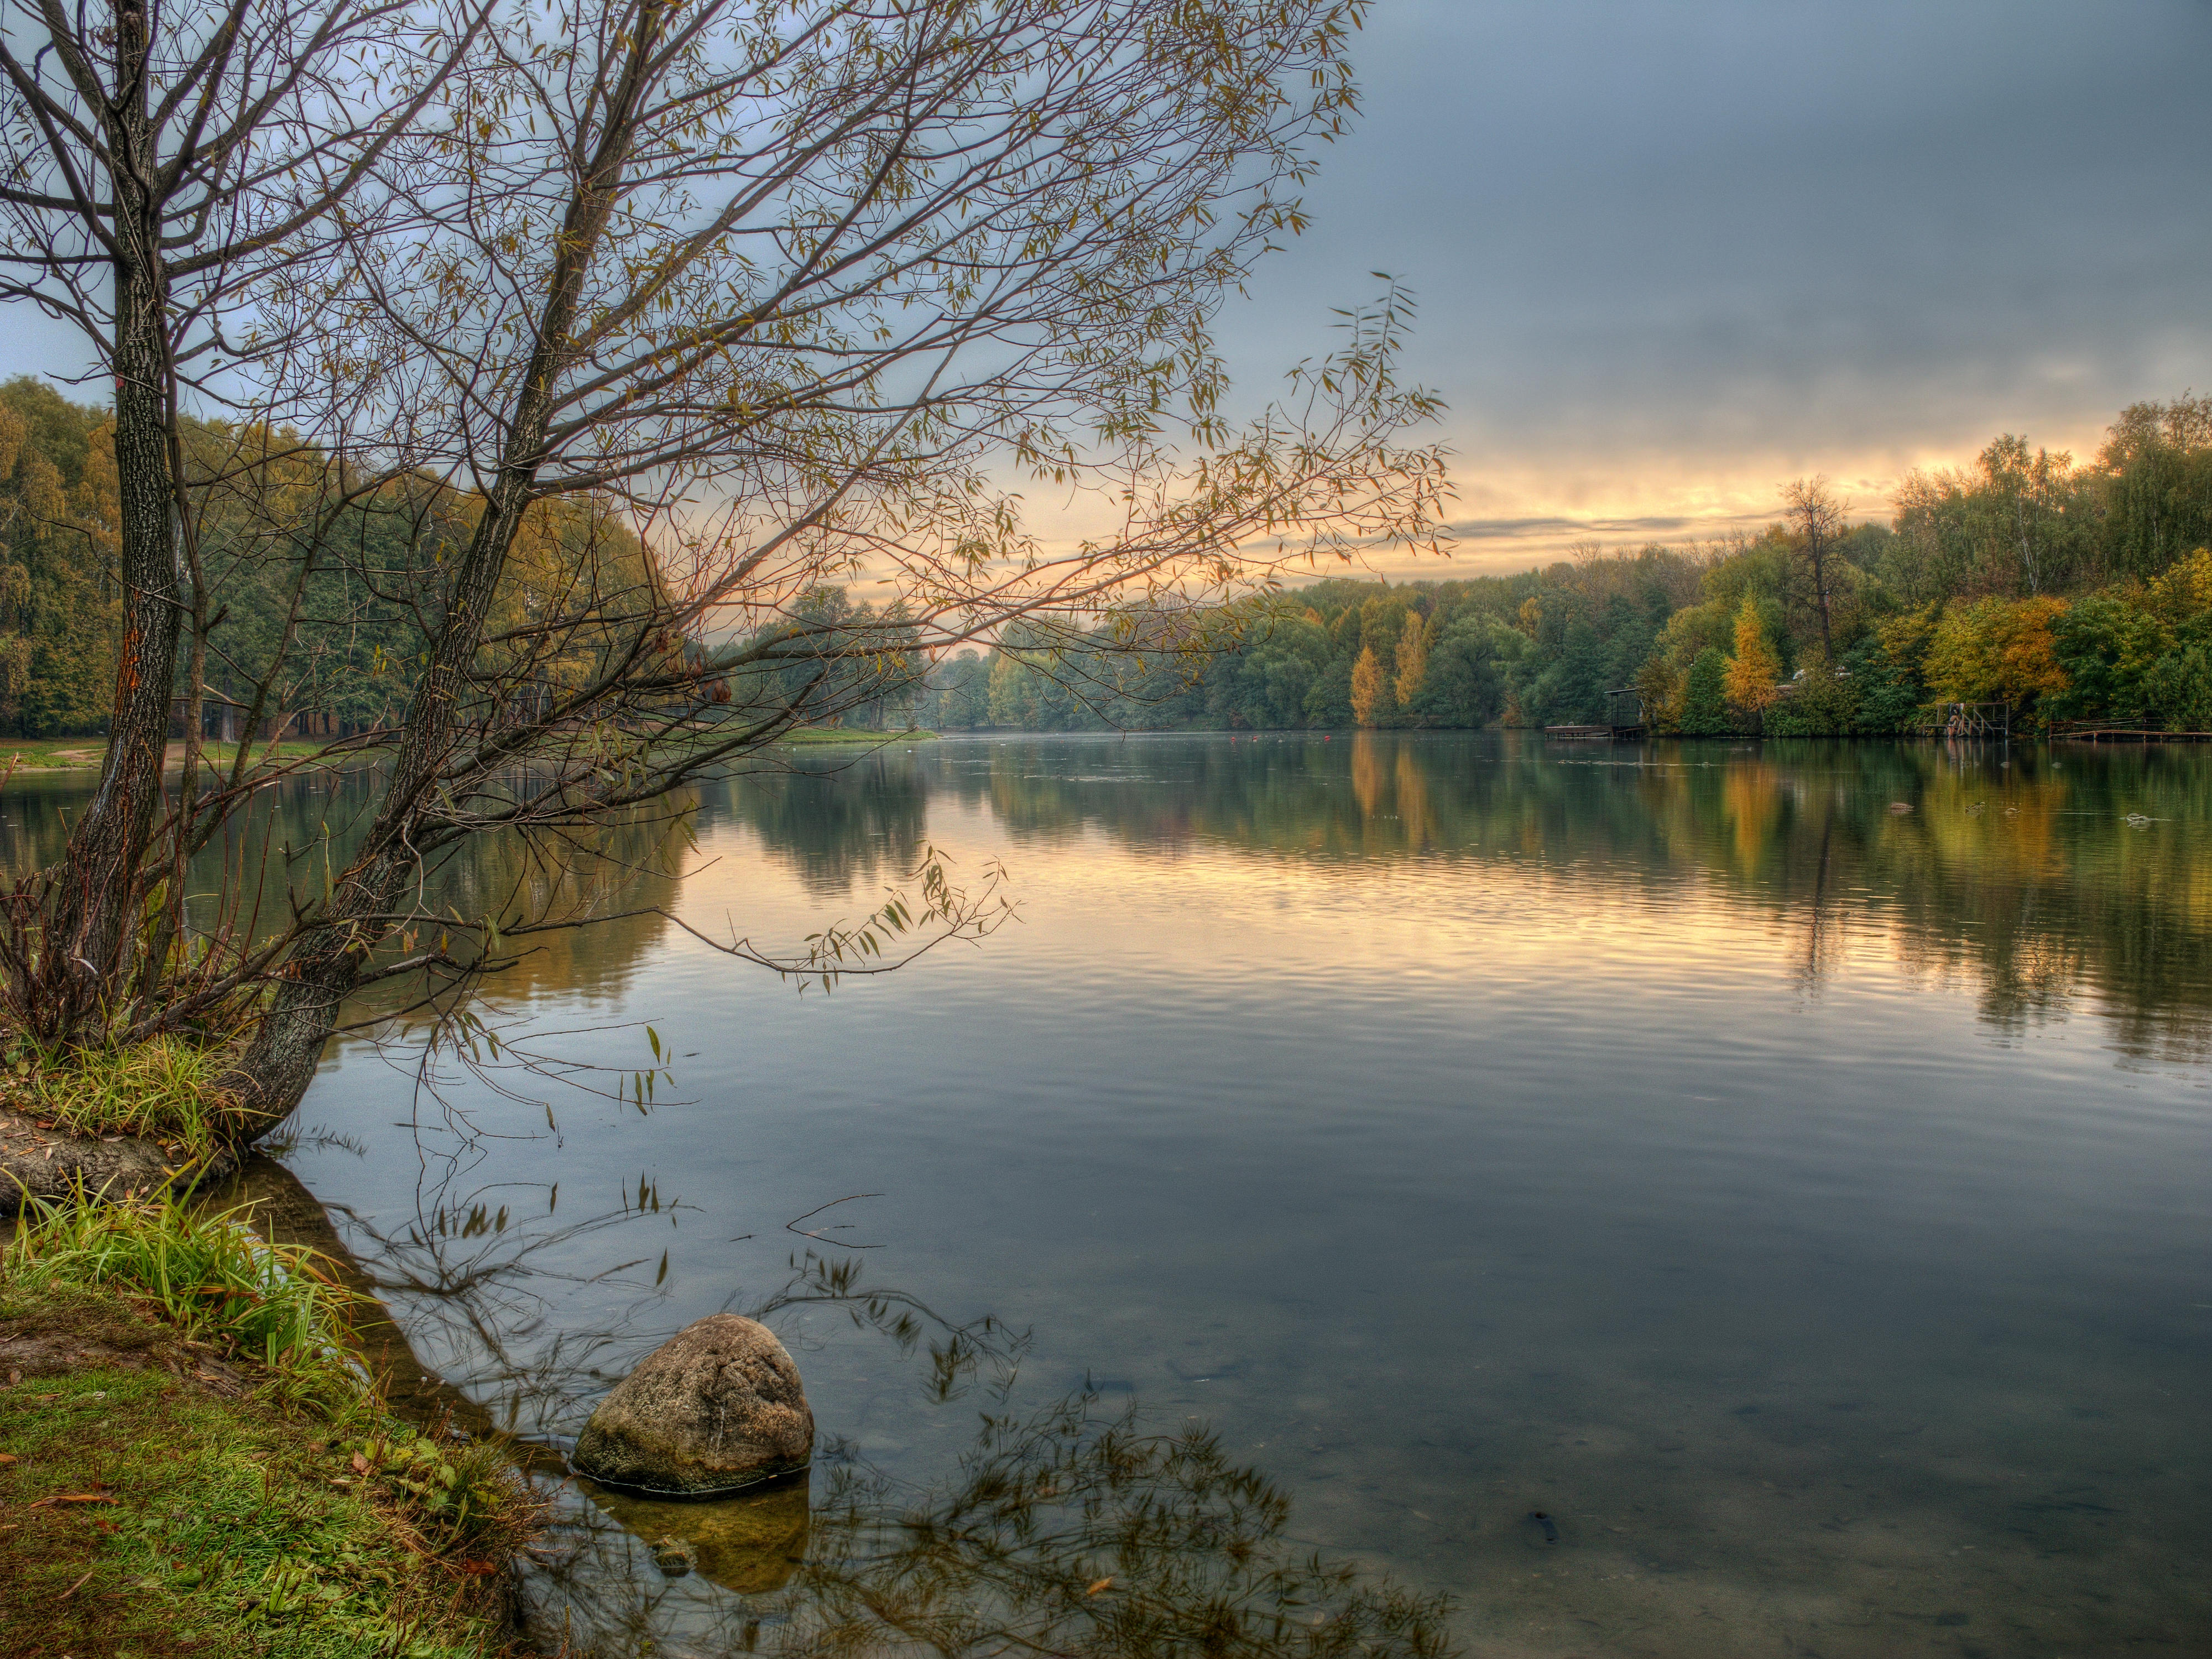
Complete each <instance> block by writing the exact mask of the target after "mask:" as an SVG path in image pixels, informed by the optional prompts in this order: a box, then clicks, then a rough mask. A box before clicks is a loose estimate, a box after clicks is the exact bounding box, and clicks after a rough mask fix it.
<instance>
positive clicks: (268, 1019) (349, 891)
mask: <svg viewBox="0 0 2212 1659" xmlns="http://www.w3.org/2000/svg"><path fill="white" fill-rule="evenodd" d="M667 15H668V9H667V8H666V7H665V5H660V4H648V5H647V6H646V7H645V8H644V9H642V11H641V20H640V24H639V27H637V28H636V29H635V31H634V33H633V34H632V37H631V40H630V45H629V53H628V58H627V61H626V63H625V64H624V67H623V75H622V77H621V79H620V80H619V81H618V82H617V84H616V85H615V87H614V88H612V89H611V93H610V94H609V96H608V99H607V116H606V121H605V125H604V126H603V127H602V129H601V132H600V137H599V143H598V145H597V147H596V149H595V152H594V154H593V155H592V160H591V163H590V165H589V166H588V167H586V169H585V170H584V175H583V177H582V178H581V179H580V180H579V181H578V183H577V186H576V189H575V191H574V195H573V196H572V197H570V200H569V204H568V214H567V217H566V221H565V222H564V223H563V225H562V234H561V239H560V241H559V244H558V246H559V249H560V252H559V254H558V255H557V257H556V258H555V260H554V264H553V270H552V272H551V274H550V278H549V280H548V282H547V283H546V290H545V300H544V305H543V307H541V309H540V311H539V314H538V342H537V345H536V347H535V348H534V349H533V350H532V353H531V357H530V362H529V367H528V368H527V369H526V372H525V373H524V374H523V376H522V378H521V379H520V381H519V382H518V383H517V384H518V391H517V392H516V394H515V402H514V408H513V416H512V418H511V419H510V420H509V422H508V423H507V437H506V440H505V442H504V444H503V445H502V447H501V457H500V465H499V469H498V471H497V473H496V474H495V477H494V478H493V482H492V484H491V488H490V489H489V491H488V492H487V498H486V500H485V502H484V512H483V517H482V518H481V519H480V520H478V521H477V529H476V533H475V535H474V536H472V537H471V538H470V541H469V546H468V550H467V552H466V553H465V554H464V555H463V556H462V558H461V562H460V566H459V569H458V570H457V571H456V573H455V574H454V577H453V589H452V592H451V593H450V595H449V597H448V599H447V607H446V614H445V617H444V619H443V621H442V622H441V624H440V626H439V629H438V632H437V634H436V635H435V639H434V640H433V641H432V643H431V647H430V653H429V659H428V662H427V663H426V664H425V665H424V666H423V671H422V678H421V679H420V680H418V681H417V682H416V686H415V692H414V695H413V696H412V697H410V699H409V701H408V705H407V716H406V719H405V720H404V722H403V723H402V725H401V726H400V732H399V740H398V748H397V750H396V752H395V754H394V755H393V757H392V774H391V777H390V779H389V781H387V782H386V786H385V793H384V801H383V804H382V805H380V807H379V808H378V811H377V815H376V821H375V823H374V824H373V825H372V826H371V828H370V829H369V832H368V837H367V839H366V840H365V841H364V842H363V843H362V849H361V851H360V852H359V853H358V854H356V856H355V858H354V860H353V862H352V863H351V864H350V865H349V866H347V868H346V872H345V874H344V875H343V877H342V878H340V879H339V880H338V881H337V883H336V884H334V885H333V888H332V891H331V898H330V900H329V902H327V903H326V904H325V907H324V909H323V912H322V914H321V915H319V916H318V917H316V918H315V920H314V921H313V925H312V926H311V927H310V929H309V931H308V932H307V934H306V935H305V937H304V938H303V939H301V943H300V945H299V946H298V948H297V949H296V950H295V951H294V952H293V953H292V955H291V957H289V959H288V960H287V961H286V963H285V964H284V967H283V973H282V976H281V978H280V979H279V981H278V983H277V988H276V996H275V998H274V999H273V1000H272V1001H271V1003H270V1007H269V1010H268V1012H267V1013H265V1014H264V1016H263V1018H262V1021H261V1025H260V1028H259V1030H258V1031H257V1032H256V1033H255V1035H254V1039H253V1042H252V1043H251V1044H250V1045H249V1046H248V1048H247V1049H246V1053H245V1054H243V1055H242V1056H241V1057H240V1060H239V1063H238V1065H237V1066H235V1067H234V1069H233V1070H232V1071H230V1072H229V1073H227V1074H226V1075H225V1076H224V1078H223V1079H222V1086H223V1087H225V1088H227V1089H228V1090H230V1091H233V1092H234V1093H235V1094H236V1095H238V1096H239V1097H240V1099H241V1100H243V1101H244V1102H245V1103H246V1104H247V1106H248V1108H249V1109H251V1110H252V1111H253V1112H255V1113H256V1114H258V1116H259V1118H260V1127H258V1129H257V1131H256V1133H258V1134H260V1133H268V1131H269V1130H270V1128H273V1127H276V1124H278V1123H280V1122H282V1121H283V1120H284V1118H286V1117H287V1116H289V1115H290V1114H291V1112H292V1111H293V1109H295V1108H296V1107H297V1106H298V1105H299V1103H300V1101H301V1097H303V1096H304V1095H305V1094H306V1093H307V1085H308V1084H309V1083H310V1082H312V1081H313V1079H314V1074H315V1066H316V1063H317V1062H318V1060H320V1058H321V1056H322V1051H323V1044H324V1043H325V1042H326V1041H328V1040H329V1037H330V1035H331V1031H332V1030H334V1029H335V1028H336V1026H337V1016H338V1009H339V1007H340V1006H341V1005H342V1004H343V1002H344V1000H345V999H346V997H347V995H348V994H350V993H351V992H352V990H353V988H354V987H355V986H356V985H357V984H358V983H360V981H361V975H362V969H364V968H365V967H366V966H367V964H368V960H369V957H370V955H371V953H372V952H373V951H374V950H375V948H376V946H377V945H379V944H380V942H381V941H382V940H383V939H384V937H385V936H386V933H389V932H390V930H391V923H390V921H388V920H387V919H388V918H389V917H391V916H392V915H393V914H394V912H395V911H396V909H397V908H398V905H399V902H400V901H401V899H402V898H403V896H404V894H405V893H406V890H407V889H408V887H409V885H410V884H411V883H412V882H413V881H415V880H416V879H417V871H418V865H417V860H416V852H415V848H416V841H417V832H418V831H420V830H421V829H423V828H425V827H426V826H427V824H428V822H429V821H430V813H431V812H432V811H433V810H434V807H435V799H436V797H437V795H438V793H439V789H440V786H441V776H440V774H441V772H442V771H443V769H444V768H445V766H446V763H447V759H448V758H449V757H450V754H451V751H452V749H453V729H454V724H455V720H456V717H457V714H458V713H459V704H460V703H461V702H462V701H463V700H464V699H465V698H466V697H468V696H470V695H471V691H472V689H473V687H474V685H475V683H476V658H477V649H478V647H479V646H480V645H481V644H482V642H483V629H484V622H485V619H486V617H489V614H490V611H491V605H492V600H493V598H494V596H495V594H496V593H497V592H498V590H499V584H500V579H501V576H502V575H504V574H505V573H506V569H507V555H508V553H509V551H510V550H512V549H513V545H514V539H515V537H516V535H517V533H518V532H520V530H521V528H522V518H523V514H524V513H525V512H526V510H527V508H528V507H529V505H530V503H531V501H532V499H533V497H534V495H535V492H536V486H537V480H538V471H539V469H540V468H541V467H543V466H544V463H545V442H546V435H547V433H548V431H549V430H550V427H551V424H552V417H553V410H554V388H555V387H556V386H557V385H558V384H559V382H560V380H561V375H562V371H563V369H564V368H566V367H567V365H568V360H569V358H570V356H571V355H572V353H573V348H572V346H571V344H570V334H571V331H572V330H573V329H574V325H575V321H576V315H577V310H578V307H579V305H580V301H581V296H582V295H583V292H584V280H585V277H586V274H587V273H588V272H589V270H590V268H591V264H592V258H594V256H595V255H596V254H597V252H598V251H599V243H600V241H601V240H602V238H603V237H604V236H605V232H606V228H607V222H608V220H609V218H610V217H611V215H612V213H613V210H614V204H615V200H616V196H617V191H618V190H619V188H620V185H621V183H622V173H623V165H624V163H625V162H626V161H628V159H629V149H630V146H631V144H632V143H634V142H635V135H636V130H637V129H636V121H637V112H638V109H639V107H640V106H641V103H642V102H643V100H644V98H645V95H646V93H647V89H648V88H649V86H650V83H651V81H652V78H653V69H652V61H653V56H654V54H655V53H656V52H657V51H658V50H659V42H660V35H661V33H663V30H662V28H661V27H660V26H661V24H662V23H663V21H665V18H666V16H667Z"/></svg>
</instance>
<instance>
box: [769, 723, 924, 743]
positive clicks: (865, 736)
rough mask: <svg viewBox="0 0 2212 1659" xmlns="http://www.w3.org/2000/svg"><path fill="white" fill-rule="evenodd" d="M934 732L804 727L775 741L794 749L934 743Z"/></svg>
mask: <svg viewBox="0 0 2212 1659" xmlns="http://www.w3.org/2000/svg"><path fill="white" fill-rule="evenodd" d="M936 740H937V733H936V732H866V731H862V730H861V729H860V728H859V727H858V726H801V727H800V728H799V730H798V731H796V732H785V733H784V734H783V735H782V736H781V737H780V738H777V739H776V741H777V742H778V743H779V744H792V745H793V746H795V747H804V746H806V745H809V744H821V743H917V742H919V743H934V742H935V741H936Z"/></svg>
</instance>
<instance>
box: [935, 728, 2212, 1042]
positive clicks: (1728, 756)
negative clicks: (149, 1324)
mask: <svg viewBox="0 0 2212 1659" xmlns="http://www.w3.org/2000/svg"><path fill="white" fill-rule="evenodd" d="M1149 752H1151V753H1153V754H1156V755H1157V757H1158V758H1157V761H1156V762H1152V763H1150V764H1149V765H1148V764H1147V762H1146V755H1147V753H1148V750H1146V749H1144V748H1139V747H1138V746H1136V745H1132V746H1131V749H1130V750H1129V751H1127V755H1126V756H1117V755H1116V753H1115V750H1113V749H1112V748H1111V747H1110V746H1106V745H1088V744H1081V743H1068V742H1061V743H1053V742H1050V741H1039V740H1036V739H1024V740H1018V741H1015V742H1002V743H998V744H994V745H993V746H992V748H991V750H990V751H989V757H990V758H989V762H988V768H987V773H988V795H989V799H990V801H991V804H992V806H993V808H994V811H995V812H996V813H997V814H998V816H999V817H1000V820H1001V821H1002V822H1004V823H1006V824H1007V825H1008V826H1009V827H1010V828H1011V829H1013V830H1014V831H1015V832H1016V833H1018V834H1022V835H1028V836H1057V835H1066V834H1070V833H1073V832H1075V831H1077V830H1079V829H1082V828H1084V827H1086V826H1096V827H1103V828H1104V829H1107V830H1109V832H1110V833H1112V834H1114V835H1115V836H1118V837H1120V838H1121V839H1123V840H1126V841H1127V842H1131V843H1132V844H1135V845H1142V846H1148V847H1160V846H1167V847H1173V846H1176V845H1179V844H1188V843H1192V842H1213V843H1216V844H1218V845H1223V846H1227V847H1231V848H1253V849H1257V850H1261V851H1264V852H1267V853H1268V854H1273V855H1275V856H1278V857H1281V858H1287V859H1296V860H1305V861H1310V862H1313V863H1317V864H1322V865H1327V864H1331V863H1336V862H1341V861H1347V860H1376V859H1391V858H1402V857H1413V856H1417V855H1419V856H1433V855H1437V854H1443V855H1446V856H1458V857H1461V858H1471V859H1475V860H1482V861H1484V862H1486V863H1492V864H1495V865H1497V866H1501V867H1503V868H1504V870H1505V871H1506V872H1509V874H1510V875H1511V876H1521V875H1525V876H1527V877H1528V878H1538V877H1544V878H1559V879H1564V880H1569V881H1571V882H1573V883H1575V884H1577V885H1578V886H1580V887H1582V888H1583V889H1585V890H1587V891H1588V893H1589V898H1590V902H1592V904H1593V905H1594V906H1595V905H1600V904H1604V903H1607V902H1615V901H1619V900H1621V899H1628V900H1631V901H1634V902H1638V903H1639V904H1642V903H1646V902H1665V901H1667V900H1669V899H1672V898H1677V897H1679V896H1680V895H1681V894H1682V891H1683V889H1684V884H1685V881H1686V880H1689V881H1693V882H1695V883H1697V884H1699V890H1700V891H1701V892H1703V893H1705V894H1707V895H1711V896H1719V897H1721V898H1722V899H1723V900H1724V901H1725V902H1729V903H1731V904H1737V905H1745V906H1749V907H1752V908H1753V910H1754V911H1756V912H1758V913H1763V914H1764V915H1765V916H1766V917H1768V918H1771V920H1772V921H1776V922H1778V923H1779V924H1781V925H1782V926H1783V927H1786V928H1790V929H1793V930H1796V932H1797V933H1799V935H1800V939H1799V942H1798V945H1797V948H1796V951H1794V952H1793V960H1794V966H1795V971H1796V972H1797V973H1798V975H1800V977H1801V978H1802V979H1803V980H1804V981H1805V982H1806V983H1807V984H1808V986H1817V985H1818V984H1819V983H1820V981H1821V980H1822V978H1823V977H1824V976H1825V975H1827V974H1829V973H1832V971H1834V970H1835V969H1836V968H1837V967H1838V965H1839V964H1841V963H1843V962H1844V961H1845V960H1847V958H1848V957H1849V954H1850V949H1851V947H1852V945H1853V943H1854V941H1855V940H1856V941H1857V943H1858V944H1860V945H1862V946H1863V945H1864V944H1865V943H1866V941H1867V940H1868V939H1869V938H1870V937H1873V938H1879V939H1881V942H1882V944H1883V945H1884V946H1885V947H1886V948H1890V949H1893V950H1895V951H1898V952H1899V953H1900V955H1901V957H1902V959H1903V961H1904V963H1905V966H1906V968H1907V969H1908V970H1909V971H1910V972H1911V973H1913V974H1915V975H1921V976H1923V977H1924V978H1925V979H1926V980H1927V981H1929V982H1930V983H1935V982H1940V981H1951V980H1958V981H1964V982H1966V983H1969V984H1971V985H1972V986H1974V987H1976V988H1977V990H1978V994H1979V996H1980V999H1981V1003H1982V1008H1983V1012H1984V1017H1985V1018H1987V1019H1989V1020H1990V1022H1992V1023H1993V1024H1997V1025H1999V1026H2001V1027H2004V1028H2007V1029H2012V1028H2015V1027H2018V1026H2019V1025H2021V1024H2023V1023H2025V1022H2028V1021H2033V1020H2038V1019H2042V1018H2048V1017H2051V1015H2054V1014H2056V1013H2057V1012H2061V1011H2063V1009H2064V1008H2066V1007H2067V1006H2069V1005H2070V1004H2071V1003H2072V1002H2073V1001H2074V1000H2075V999H2077V998H2078V997H2080V996H2081V994H2084V993H2087V994H2092V995H2093V996H2095V997H2096V998H2097V999H2098V1000H2099V1001H2100V1003H2101V1004H2102V1006H2103V1011H2104V1012H2105V1013H2106V1016H2107V1017H2108V1018H2110V1019H2112V1022H2113V1023H2114V1025H2115V1027H2116V1029H2117V1032H2118V1038H2119V1041H2120V1042H2121V1044H2122V1046H2123V1047H2124V1048H2125V1049H2126V1050H2127V1051H2129V1052H2131V1053H2137V1054H2168V1055H2172V1056H2174V1057H2179V1058H2191V1057H2195V1056H2198V1055H2201V1054H2203V1053H2205V1052H2206V1051H2207V1050H2208V1049H2212V860H2205V859H2203V858H2202V857H2201V856H2196V854H2198V853H2199V852H2201V844H2200V843H2197V842H2192V839H2191V834H2190V830H2189V828H2188V826H2192V825H2197V824H2202V823H2207V822H2212V753H2207V752H2206V751H2203V750H2197V749H2191V748H2181V747H2174V748H2152V749H2148V750H2144V749H2135V750H2117V751H2116V750H2085V749H2081V748H2062V749H2058V750H2045V749H2039V748H2037V747H2035V746H2033V745H2027V744H2021V745H2017V746H2015V747H2013V748H2011V749H2009V750H2001V749H1996V748H1988V749H1980V748H1969V749H1964V750H1960V749H1955V748H1951V747H1947V746H1944V745H1941V744H1891V743H1867V744H1849V743H1821V742H1814V741H1779V740H1778V741H1774V742H1770V743H1767V744H1727V743H1713V744H1692V743H1683V744H1655V745H1650V746H1644V747H1638V748H1630V747H1627V746H1626V745H1609V744H1601V745H1593V746H1591V747H1590V748H1589V749H1586V750H1579V749H1578V750H1568V749H1565V748H1563V747H1561V746H1559V745H1553V746H1552V747H1551V749H1550V750H1548V751H1547V749H1546V746H1545V745H1544V744H1542V743H1541V741H1540V740H1537V739H1536V738H1534V736H1533V734H1527V733H1520V732H1504V733H1499V734H1497V736H1496V737H1495V738H1491V739H1486V740H1483V741H1481V742H1475V743H1471V742H1468V741H1467V740H1465V739H1460V738H1446V739H1443V740H1427V739H1423V738H1405V737H1397V736H1394V735H1391V734H1389V733H1372V732H1363V733H1357V734H1352V735H1351V736H1349V737H1346V736H1342V735H1340V736H1338V737H1337V738H1335V739H1334V741H1332V742H1328V743H1324V742H1322V740H1321V739H1320V738H1318V737H1311V736H1305V735H1291V736H1286V737H1284V738H1276V739H1268V740H1265V741H1262V742H1259V743H1252V742H1249V741H1246V742H1239V743H1236V744H1231V743H1228V742H1225V741H1220V742H1207V743H1194V744H1178V745H1175V746H1173V747H1171V748H1164V749H1162V750H1157V751H1149ZM1109 764H1113V765H1119V766H1120V767H1121V768H1122V769H1125V770H1126V771H1127V773H1129V775H1130V776H1129V777H1125V778H1115V777H1108V776H1102V775H1098V774H1103V773H1104V772H1105V771H1106V770H1107V769H1108V766H1109ZM948 770H949V769H948ZM976 770H980V769H976ZM1137 777H1142V778H1145V779H1146V780H1147V781H1146V782H1145V783H1143V784H1141V785H1139V787H1132V780H1133V779H1134V778H1137ZM948 787H955V788H959V789H963V790H968V791H970V792H972V791H975V789H976V788H977V787H978V785H977V783H976V782H975V778H974V775H973V772H972V771H967V772H963V773H960V774H956V775H951V776H950V777H949V778H948ZM1893 804H1897V805H1903V806H1906V807H1909V808H1910V809H1911V810H1910V811H1903V812H1893V811H1892V810H1891V808H1892V805H1893ZM2130 815H2134V817H2133V819H2132V820H2131V818H2130Z"/></svg>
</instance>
